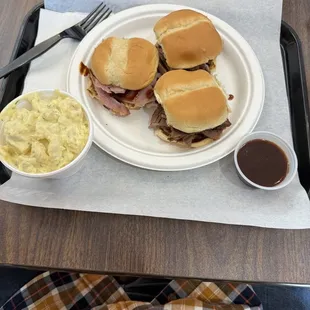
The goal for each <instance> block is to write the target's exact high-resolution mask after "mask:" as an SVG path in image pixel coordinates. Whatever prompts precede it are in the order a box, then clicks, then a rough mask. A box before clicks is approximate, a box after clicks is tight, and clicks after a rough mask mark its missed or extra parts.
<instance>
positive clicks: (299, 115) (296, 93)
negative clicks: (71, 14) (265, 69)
mask: <svg viewBox="0 0 310 310" xmlns="http://www.w3.org/2000/svg"><path fill="white" fill-rule="evenodd" d="M42 7H43V4H39V5H37V6H35V7H34V8H33V9H32V10H31V11H30V12H29V13H28V15H27V16H26V17H25V19H24V21H23V24H22V26H21V30H20V32H19V35H18V38H17V41H16V44H15V47H14V50H13V53H12V57H11V60H13V59H15V58H16V57H18V56H19V55H21V54H23V53H25V52H26V51H27V50H29V49H30V48H31V47H33V45H34V42H35V39H36V35H37V29H38V21H39V10H40V8H42ZM280 46H281V51H282V58H283V65H284V72H285V79H286V87H287V93H288V102H289V106H290V115H291V124H292V134H293V141H294V148H295V151H296V154H297V157H298V162H299V167H298V174H299V178H300V182H301V184H302V186H303V187H304V188H305V190H306V191H307V193H308V195H309V194H310V135H309V134H310V133H309V116H310V114H309V105H308V97H307V85H306V79H305V70H304V63H303V57H302V51H301V43H300V40H299V38H298V36H297V34H296V32H295V31H294V30H293V29H292V28H291V27H290V26H289V25H288V24H286V23H285V22H282V26H281V36H280ZM28 69H29V65H26V66H23V67H22V68H19V69H18V70H16V71H14V72H12V73H11V74H10V75H9V76H8V77H7V78H6V80H5V81H4V83H3V85H2V88H1V90H0V111H1V110H2V109H3V108H4V107H5V106H6V105H7V104H8V103H9V102H10V101H12V100H13V99H14V98H15V97H17V96H19V95H20V94H21V92H22V90H23V86H24V79H25V77H26V75H27V72H28ZM9 178H10V175H9V172H8V171H7V169H6V168H5V167H4V166H3V165H2V164H0V183H1V184H2V183H4V182H6V181H7V180H8V179H9Z"/></svg>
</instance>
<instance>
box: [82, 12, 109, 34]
mask: <svg viewBox="0 0 310 310" xmlns="http://www.w3.org/2000/svg"><path fill="white" fill-rule="evenodd" d="M111 13H112V11H111V9H109V8H106V10H105V11H104V12H101V13H100V14H99V15H98V17H96V19H94V20H92V22H91V23H89V24H88V25H87V26H86V27H85V28H84V29H85V31H86V32H89V31H91V30H92V29H93V28H94V27H95V26H96V25H98V24H99V23H100V22H102V21H103V20H105V19H107V18H108V17H109V16H110V14H111Z"/></svg>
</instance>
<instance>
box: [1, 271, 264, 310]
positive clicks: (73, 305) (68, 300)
mask: <svg viewBox="0 0 310 310" xmlns="http://www.w3.org/2000/svg"><path fill="white" fill-rule="evenodd" d="M0 309H1V310H8V309H10V310H12V309H13V310H21V309H36V310H56V309H57V310H58V309H78V310H82V309H85V310H86V309H93V310H160V309H163V310H220V309H221V310H239V309H251V310H260V309H262V308H261V305H260V302H259V300H258V298H257V296H256V295H255V293H254V291H253V290H252V288H251V287H250V286H248V285H245V284H239V285H237V286H234V285H233V284H221V285H219V284H215V283H213V282H201V281H197V280H173V281H171V282H170V283H169V284H168V285H167V286H166V287H165V288H164V289H163V290H162V291H161V292H160V293H159V294H158V295H157V296H156V297H155V298H154V300H153V301H151V302H142V301H132V300H130V299H129V297H128V295H127V294H126V292H125V291H124V289H123V288H122V287H121V286H120V285H119V284H118V282H117V281H116V280H115V279H114V278H113V277H111V276H105V275H90V274H74V273H64V272H63V273H60V272H45V273H43V274H41V275H39V276H37V277H36V278H34V279H33V280H31V281H30V282H28V283H27V284H26V285H25V286H24V287H22V288H21V289H20V290H19V291H18V292H17V293H16V294H14V296H12V297H11V298H10V300H8V301H7V302H6V303H5V304H4V306H3V307H1V308H0Z"/></svg>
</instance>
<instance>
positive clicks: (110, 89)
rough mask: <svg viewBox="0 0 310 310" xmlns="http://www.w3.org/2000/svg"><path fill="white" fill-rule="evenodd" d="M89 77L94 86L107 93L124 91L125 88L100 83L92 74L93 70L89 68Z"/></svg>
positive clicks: (121, 92) (122, 92)
mask: <svg viewBox="0 0 310 310" xmlns="http://www.w3.org/2000/svg"><path fill="white" fill-rule="evenodd" d="M89 77H90V79H91V80H92V82H93V84H94V86H95V87H96V88H101V89H102V90H104V91H105V92H106V93H108V94H112V93H114V94H124V93H125V92H126V89H124V88H121V87H118V86H112V85H104V84H102V83H100V82H99V80H98V79H97V78H96V77H95V75H94V74H93V72H92V71H91V70H89Z"/></svg>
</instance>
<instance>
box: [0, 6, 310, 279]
mask: <svg viewBox="0 0 310 310" xmlns="http://www.w3.org/2000/svg"><path fill="white" fill-rule="evenodd" d="M37 3H39V0H19V1H17V0H14V1H12V0H1V1H0V66H3V65H5V64H6V63H7V62H8V60H9V58H10V54H11V51H12V49H13V46H14V43H15V40H16V36H17V34H18V31H19V27H20V25H21V22H22V20H23V17H24V15H25V14H26V13H27V12H28V11H29V10H30V9H31V8H32V7H33V6H34V5H35V4H37ZM309 12H310V2H309V1H308V0H295V1H294V0H284V5H283V19H284V20H285V21H287V22H288V23H289V24H290V25H291V26H293V27H294V28H295V30H296V31H297V33H298V34H299V36H300V38H301V40H302V43H303V51H304V58H305V66H306V71H307V72H306V73H307V77H308V89H310V85H309V81H310V30H309V15H308V13H309ZM0 249H1V251H0V263H1V264H13V265H23V266H32V267H36V268H53V269H61V270H63V269H70V270H72V269H77V270H83V271H89V272H100V273H104V272H107V273H125V274H144V275H164V276H172V277H193V278H204V279H221V280H236V281H245V282H254V281H264V282H286V283H310V273H309V257H310V230H275V229H263V228H254V227H243V226H230V225H220V224H211V223H201V222H190V221H179V220H170V219H158V218H148V217H138V216H122V215H113V214H95V213H87V212H74V211H64V210H56V209H55V210H53V209H43V208H34V207H26V206H20V205H15V204H11V203H6V202H0Z"/></svg>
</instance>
